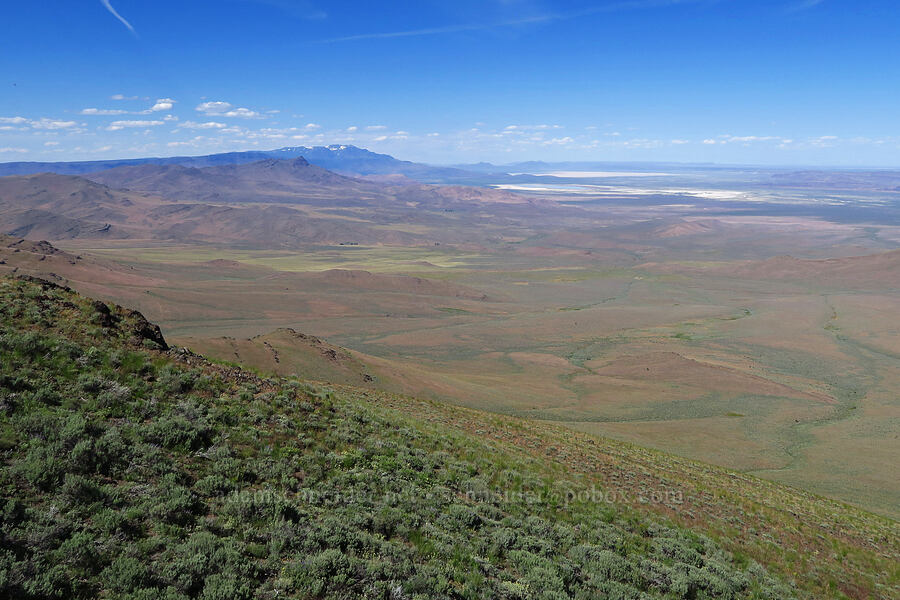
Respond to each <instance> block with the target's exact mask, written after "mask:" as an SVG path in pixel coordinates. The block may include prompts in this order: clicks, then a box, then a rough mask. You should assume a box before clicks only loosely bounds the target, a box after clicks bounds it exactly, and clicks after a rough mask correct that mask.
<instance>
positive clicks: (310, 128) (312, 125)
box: [304, 123, 322, 131]
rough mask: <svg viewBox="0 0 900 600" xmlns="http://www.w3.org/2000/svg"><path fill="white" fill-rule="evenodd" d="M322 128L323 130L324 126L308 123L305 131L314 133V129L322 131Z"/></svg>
mask: <svg viewBox="0 0 900 600" xmlns="http://www.w3.org/2000/svg"><path fill="white" fill-rule="evenodd" d="M321 128H322V126H321V125H319V124H318V123H307V124H306V126H305V127H304V129H307V130H310V131H312V130H314V129H321Z"/></svg>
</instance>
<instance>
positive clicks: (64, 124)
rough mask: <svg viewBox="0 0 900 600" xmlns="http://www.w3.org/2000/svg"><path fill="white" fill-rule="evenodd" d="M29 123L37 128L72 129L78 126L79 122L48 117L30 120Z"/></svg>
mask: <svg viewBox="0 0 900 600" xmlns="http://www.w3.org/2000/svg"><path fill="white" fill-rule="evenodd" d="M29 125H31V126H32V127H34V128H35V129H71V128H72V127H76V126H77V125H78V123H76V122H75V121H60V120H58V119H48V118H46V117H44V118H42V119H39V120H37V121H29Z"/></svg>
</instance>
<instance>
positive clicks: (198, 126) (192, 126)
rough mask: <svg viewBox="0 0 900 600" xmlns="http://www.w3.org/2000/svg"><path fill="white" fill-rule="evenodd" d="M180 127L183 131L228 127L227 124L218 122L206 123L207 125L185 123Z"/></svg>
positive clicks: (193, 122) (191, 122)
mask: <svg viewBox="0 0 900 600" xmlns="http://www.w3.org/2000/svg"><path fill="white" fill-rule="evenodd" d="M179 127H181V128H183V129H224V128H225V127H227V125H225V123H219V122H218V121H206V122H205V123H197V122H195V121H185V122H184V123H182V124H180V125H179Z"/></svg>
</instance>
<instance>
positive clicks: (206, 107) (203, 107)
mask: <svg viewBox="0 0 900 600" xmlns="http://www.w3.org/2000/svg"><path fill="white" fill-rule="evenodd" d="M196 110H197V112H200V113H203V114H204V115H207V116H215V117H241V118H244V119H255V118H257V117H259V116H261V115H260V114H259V113H258V112H256V111H255V110H250V109H249V108H235V107H234V105H233V104H231V103H230V102H203V103H201V104H199V105H198V106H197V108H196Z"/></svg>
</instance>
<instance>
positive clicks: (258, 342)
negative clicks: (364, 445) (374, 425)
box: [169, 328, 376, 387]
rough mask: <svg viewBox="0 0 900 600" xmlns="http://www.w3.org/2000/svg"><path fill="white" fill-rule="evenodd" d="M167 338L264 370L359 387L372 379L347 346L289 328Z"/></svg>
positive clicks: (209, 353) (172, 342)
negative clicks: (239, 334)
mask: <svg viewBox="0 0 900 600" xmlns="http://www.w3.org/2000/svg"><path fill="white" fill-rule="evenodd" d="M169 342H170V343H171V344H172V345H175V346H183V347H186V348H189V349H190V350H192V351H194V352H198V353H200V354H203V355H205V356H209V357H211V358H215V359H218V360H223V361H228V362H234V363H237V364H240V365H242V366H244V367H250V368H253V369H255V370H257V371H259V372H261V373H266V374H273V375H278V376H292V375H296V376H298V377H302V378H304V379H312V380H316V381H325V382H328V383H337V384H343V385H355V386H361V387H373V386H374V384H375V381H376V377H375V376H373V375H372V374H371V371H370V369H369V368H368V367H367V366H366V365H365V364H364V363H363V362H362V361H361V360H360V359H359V358H358V357H357V356H355V355H354V354H353V353H351V352H350V351H349V350H346V349H345V348H341V347H340V346H334V345H332V344H329V343H328V342H326V341H324V340H322V339H320V338H318V337H315V336H312V335H306V334H304V333H300V332H298V331H295V330H293V329H291V328H281V329H276V330H275V331H272V332H270V333H266V334H263V335H258V336H255V337H252V338H247V339H237V338H233V337H217V338H198V337H185V338H172V339H170V340H169Z"/></svg>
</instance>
